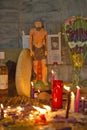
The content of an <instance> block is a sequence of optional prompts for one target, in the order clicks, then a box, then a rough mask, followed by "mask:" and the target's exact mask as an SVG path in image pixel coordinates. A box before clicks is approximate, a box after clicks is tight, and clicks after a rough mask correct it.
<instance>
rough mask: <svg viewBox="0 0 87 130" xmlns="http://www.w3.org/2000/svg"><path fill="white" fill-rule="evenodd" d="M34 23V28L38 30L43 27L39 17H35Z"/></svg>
mask: <svg viewBox="0 0 87 130" xmlns="http://www.w3.org/2000/svg"><path fill="white" fill-rule="evenodd" d="M34 25H35V28H36V29H37V30H38V31H39V30H40V29H41V28H42V27H43V22H42V20H41V19H37V20H36V21H35V23H34Z"/></svg>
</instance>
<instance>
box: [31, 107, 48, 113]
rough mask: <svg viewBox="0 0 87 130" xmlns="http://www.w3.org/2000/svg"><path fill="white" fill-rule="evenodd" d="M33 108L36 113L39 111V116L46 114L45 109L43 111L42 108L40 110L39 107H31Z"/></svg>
mask: <svg viewBox="0 0 87 130" xmlns="http://www.w3.org/2000/svg"><path fill="white" fill-rule="evenodd" d="M33 107H34V109H36V110H37V111H39V112H40V113H41V114H45V113H46V112H47V110H46V109H43V108H40V107H35V106H33Z"/></svg>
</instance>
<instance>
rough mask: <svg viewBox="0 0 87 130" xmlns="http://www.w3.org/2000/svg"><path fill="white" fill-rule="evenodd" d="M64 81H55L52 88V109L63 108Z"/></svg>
mask: <svg viewBox="0 0 87 130" xmlns="http://www.w3.org/2000/svg"><path fill="white" fill-rule="evenodd" d="M62 93H63V81H62V80H53V86H52V109H53V110H56V109H61V108H62Z"/></svg>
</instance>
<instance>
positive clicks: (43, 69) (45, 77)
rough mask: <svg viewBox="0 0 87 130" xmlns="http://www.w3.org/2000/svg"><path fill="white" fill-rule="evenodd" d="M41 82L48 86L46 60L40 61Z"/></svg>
mask: <svg viewBox="0 0 87 130" xmlns="http://www.w3.org/2000/svg"><path fill="white" fill-rule="evenodd" d="M42 81H43V83H44V84H45V85H48V83H47V66H46V60H45V59H44V60H42Z"/></svg>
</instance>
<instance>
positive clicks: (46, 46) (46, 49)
mask: <svg viewBox="0 0 87 130" xmlns="http://www.w3.org/2000/svg"><path fill="white" fill-rule="evenodd" d="M45 55H46V56H47V55H48V34H47V32H46V35H45Z"/></svg>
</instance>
